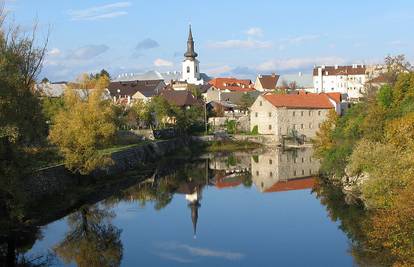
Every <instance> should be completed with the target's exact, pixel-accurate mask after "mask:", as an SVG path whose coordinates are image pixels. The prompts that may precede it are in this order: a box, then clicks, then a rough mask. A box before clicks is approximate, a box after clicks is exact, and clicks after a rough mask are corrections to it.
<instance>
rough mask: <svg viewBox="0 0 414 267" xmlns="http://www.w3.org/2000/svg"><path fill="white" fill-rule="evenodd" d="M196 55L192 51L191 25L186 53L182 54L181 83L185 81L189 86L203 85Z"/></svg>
mask: <svg viewBox="0 0 414 267" xmlns="http://www.w3.org/2000/svg"><path fill="white" fill-rule="evenodd" d="M197 56H198V54H197V53H196V52H195V51H194V40H193V33H192V32H191V25H190V30H189V33H188V40H187V52H185V54H184V57H185V59H184V61H183V63H182V65H183V72H182V79H181V80H182V81H186V82H187V83H191V84H197V85H199V84H203V82H204V81H203V80H202V79H201V78H200V67H199V64H200V62H199V61H198V60H197V59H196V57H197Z"/></svg>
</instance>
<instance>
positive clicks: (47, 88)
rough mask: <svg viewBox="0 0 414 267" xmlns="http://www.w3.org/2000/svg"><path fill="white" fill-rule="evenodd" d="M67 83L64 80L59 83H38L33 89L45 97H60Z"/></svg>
mask: <svg viewBox="0 0 414 267" xmlns="http://www.w3.org/2000/svg"><path fill="white" fill-rule="evenodd" d="M67 87H68V86H67V84H66V83H64V82H59V83H39V84H36V85H35V87H34V89H35V91H36V92H38V93H39V94H40V95H42V96H47V97H61V96H63V94H64V93H65V90H66V89H67Z"/></svg>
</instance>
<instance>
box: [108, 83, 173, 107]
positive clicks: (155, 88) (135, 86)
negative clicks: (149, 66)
mask: <svg viewBox="0 0 414 267" xmlns="http://www.w3.org/2000/svg"><path fill="white" fill-rule="evenodd" d="M165 86H166V85H165V83H164V80H136V81H120V82H111V83H110V84H109V86H108V90H109V92H110V94H111V97H112V98H113V99H114V101H115V102H126V103H127V104H131V103H132V102H134V101H137V100H142V101H144V102H147V101H148V100H150V99H151V98H152V97H153V96H154V95H157V94H159V93H161V91H162V90H163V89H164V87H165Z"/></svg>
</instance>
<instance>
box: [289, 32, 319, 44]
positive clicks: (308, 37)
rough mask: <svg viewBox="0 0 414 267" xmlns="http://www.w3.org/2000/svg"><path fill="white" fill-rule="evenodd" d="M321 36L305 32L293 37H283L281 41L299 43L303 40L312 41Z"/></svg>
mask: <svg viewBox="0 0 414 267" xmlns="http://www.w3.org/2000/svg"><path fill="white" fill-rule="evenodd" d="M320 37H321V36H320V35H317V34H307V35H300V36H294V37H288V38H284V39H282V40H281V41H282V42H284V43H288V44H301V43H304V42H309V41H313V40H316V39H319V38H320Z"/></svg>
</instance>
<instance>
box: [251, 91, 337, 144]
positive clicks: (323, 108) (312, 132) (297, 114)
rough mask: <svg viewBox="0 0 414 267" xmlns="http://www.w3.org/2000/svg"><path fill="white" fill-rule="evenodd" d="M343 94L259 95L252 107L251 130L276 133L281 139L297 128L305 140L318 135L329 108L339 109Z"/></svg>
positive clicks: (261, 132)
mask: <svg viewBox="0 0 414 267" xmlns="http://www.w3.org/2000/svg"><path fill="white" fill-rule="evenodd" d="M339 104H340V95H339V94H338V93H334V94H326V93H322V94H305V93H303V94H295V95H293V94H272V93H265V94H263V95H260V96H259V97H258V98H257V99H256V101H255V102H254V103H253V105H252V107H251V108H250V130H251V131H252V130H254V128H255V127H257V131H258V133H259V134H265V135H274V136H276V138H277V139H278V140H281V138H282V137H283V136H289V135H291V134H293V132H295V133H296V134H297V136H304V138H305V139H306V140H309V139H312V138H314V137H315V136H316V132H317V131H318V130H319V127H320V126H321V124H322V123H323V122H324V121H325V120H326V118H327V116H328V113H329V110H331V109H332V110H335V111H336V112H337V113H338V114H339V113H340V105H339Z"/></svg>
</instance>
